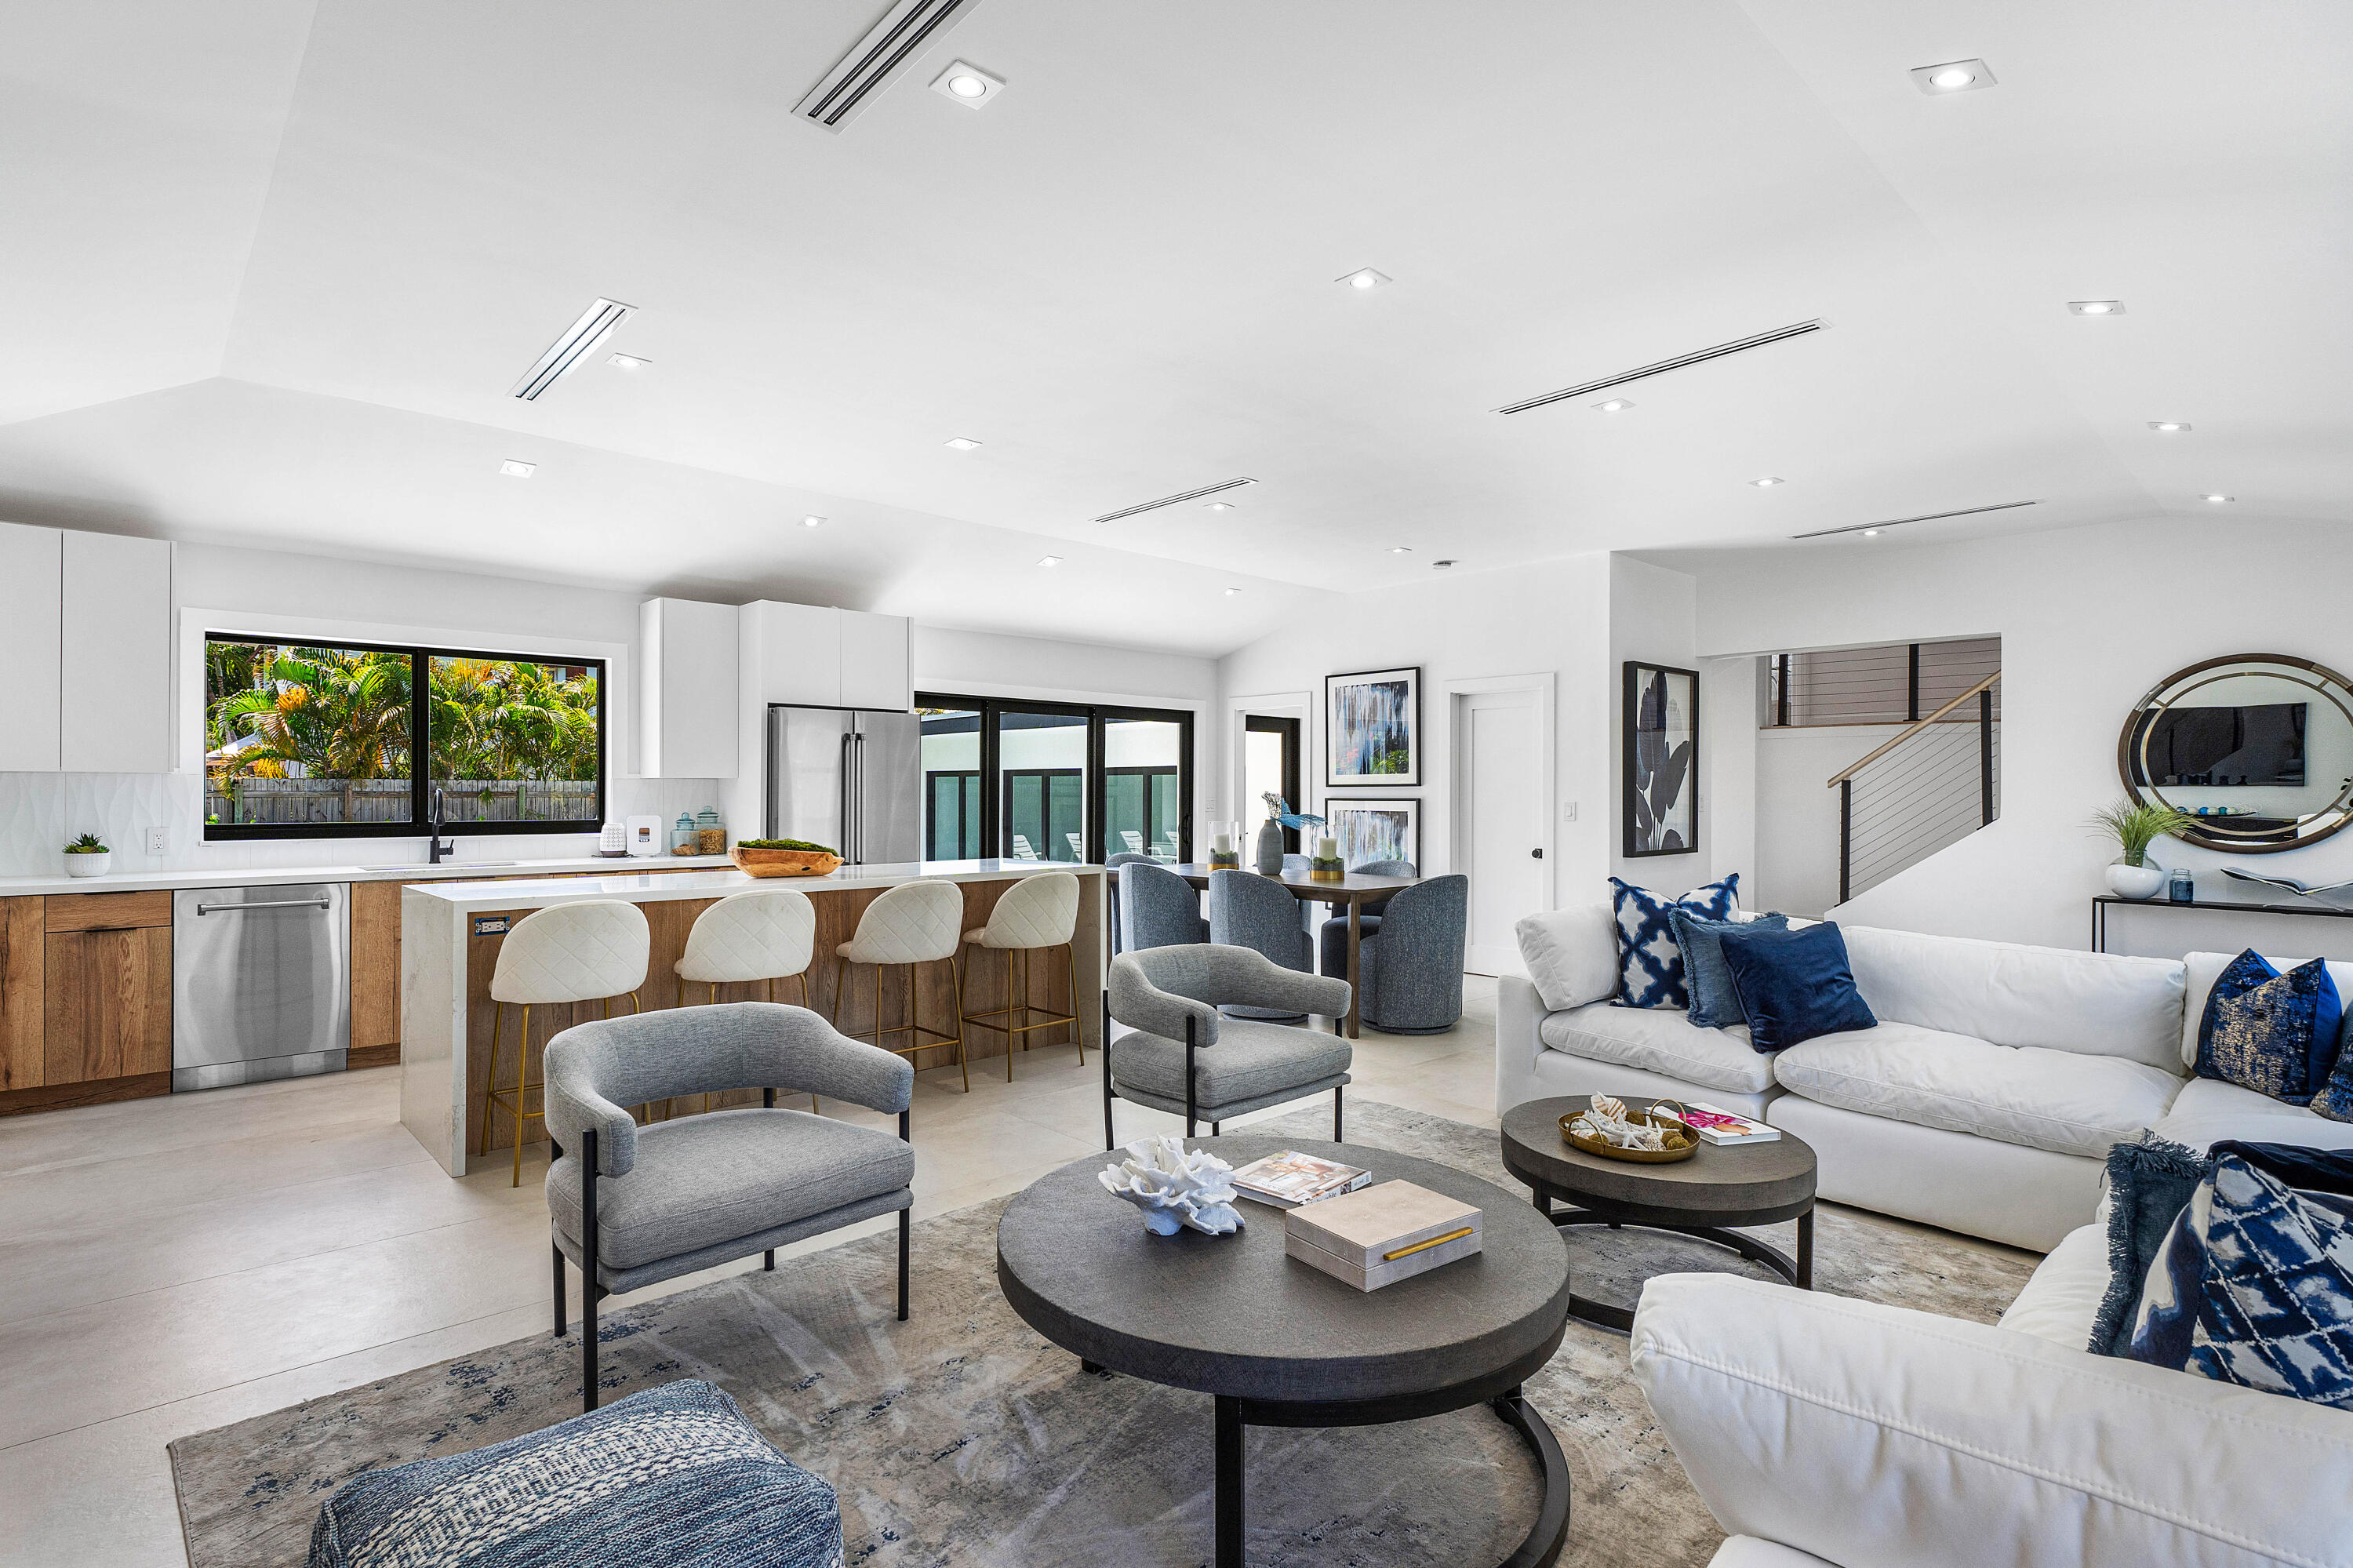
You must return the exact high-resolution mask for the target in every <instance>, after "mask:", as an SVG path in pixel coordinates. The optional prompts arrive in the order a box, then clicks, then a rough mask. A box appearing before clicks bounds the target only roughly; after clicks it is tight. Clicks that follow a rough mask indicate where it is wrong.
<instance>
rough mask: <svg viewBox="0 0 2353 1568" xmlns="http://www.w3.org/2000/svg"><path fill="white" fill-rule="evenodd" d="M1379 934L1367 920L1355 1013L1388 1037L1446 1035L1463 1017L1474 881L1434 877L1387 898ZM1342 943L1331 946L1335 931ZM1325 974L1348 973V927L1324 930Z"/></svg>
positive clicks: (1329, 926)
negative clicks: (1464, 949)
mask: <svg viewBox="0 0 2353 1568" xmlns="http://www.w3.org/2000/svg"><path fill="white" fill-rule="evenodd" d="M1470 916H1471V879H1470V878H1469V877H1467V876H1433V877H1430V878H1428V879H1427V880H1425V881H1421V882H1417V883H1415V884H1414V885H1412V886H1411V887H1402V888H1399V889H1398V891H1397V892H1395V893H1393V894H1391V895H1389V896H1388V913H1387V914H1385V915H1383V916H1381V919H1380V924H1379V928H1378V929H1377V930H1376V929H1374V928H1372V927H1373V922H1372V921H1371V920H1366V922H1365V925H1366V931H1365V932H1364V935H1363V938H1362V940H1361V942H1360V944H1359V947H1358V951H1357V956H1356V1002H1357V1007H1356V1012H1357V1016H1358V1017H1360V1018H1361V1019H1363V1020H1364V1023H1365V1026H1366V1028H1367V1029H1377V1030H1379V1031H1380V1032H1381V1033H1384V1034H1443V1033H1446V1031H1448V1030H1450V1029H1451V1028H1453V1027H1454V1025H1455V1024H1456V1023H1458V1022H1461V1018H1462V946H1463V941H1464V935H1465V930H1466V927H1468V925H1469V922H1470ZM1335 924H1337V925H1338V926H1339V927H1340V928H1341V929H1340V940H1339V943H1338V945H1337V947H1336V948H1335V945H1334V943H1333V941H1332V927H1333V926H1334V925H1335ZM1347 972H1348V932H1347V922H1346V921H1345V920H1343V921H1337V922H1334V921H1326V922H1325V923H1324V973H1325V974H1326V975H1331V976H1335V977H1345V975H1346V974H1347Z"/></svg>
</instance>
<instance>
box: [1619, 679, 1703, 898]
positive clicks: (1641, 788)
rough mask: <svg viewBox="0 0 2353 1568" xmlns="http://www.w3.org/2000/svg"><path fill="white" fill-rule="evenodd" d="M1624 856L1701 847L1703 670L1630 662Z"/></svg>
mask: <svg viewBox="0 0 2353 1568" xmlns="http://www.w3.org/2000/svg"><path fill="white" fill-rule="evenodd" d="M1623 745H1624V749H1625V759H1626V768H1625V810H1624V817H1625V853H1627V854H1630V855H1648V854H1691V853H1694V852H1696V851H1697V850H1698V848H1699V673H1698V672H1697V671H1694V670H1675V669H1670V668H1667V667H1666V666H1663V665H1659V664H1638V663H1635V662H1631V661H1629V662H1628V663H1627V665H1626V709H1625V734H1624V740H1623Z"/></svg>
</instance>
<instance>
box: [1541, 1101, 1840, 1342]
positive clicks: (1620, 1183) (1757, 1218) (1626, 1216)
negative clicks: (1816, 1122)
mask: <svg viewBox="0 0 2353 1568" xmlns="http://www.w3.org/2000/svg"><path fill="white" fill-rule="evenodd" d="M1587 1102H1588V1097H1587V1096H1584V1095H1569V1096H1565V1097H1560V1098H1557V1099H1548V1100H1530V1101H1528V1102H1527V1103H1526V1104H1525V1105H1518V1106H1514V1107H1512V1109H1511V1110H1510V1111H1509V1112H1508V1113H1506V1114H1505V1116H1504V1131H1503V1140H1504V1150H1503V1152H1504V1170H1506V1171H1510V1172H1511V1173H1512V1174H1513V1175H1514V1176H1516V1177H1518V1178H1519V1179H1520V1180H1521V1181H1525V1182H1526V1183H1527V1184H1528V1186H1529V1187H1530V1188H1532V1189H1533V1190H1534V1191H1535V1206H1536V1212H1537V1213H1541V1214H1543V1215H1544V1216H1545V1217H1546V1218H1547V1219H1549V1220H1550V1221H1552V1223H1553V1224H1556V1225H1558V1226H1560V1227H1561V1228H1563V1229H1567V1228H1568V1227H1570V1226H1572V1225H1609V1226H1610V1227H1611V1228H1612V1229H1617V1228H1620V1227H1622V1226H1627V1225H1631V1226H1634V1227H1636V1228H1638V1229H1642V1230H1654V1231H1672V1232H1674V1233H1675V1234H1679V1235H1687V1236H1694V1237H1696V1238H1698V1239H1699V1240H1701V1241H1704V1242H1712V1243H1714V1244H1715V1245H1717V1246H1720V1247H1725V1248H1728V1249H1730V1250H1731V1251H1733V1252H1736V1253H1738V1254H1739V1255H1741V1256H1743V1257H1745V1258H1747V1259H1749V1260H1750V1261H1752V1262H1755V1263H1761V1264H1763V1265H1764V1266H1766V1267H1767V1268H1769V1269H1771V1270H1773V1271H1774V1272H1775V1273H1776V1274H1778V1275H1779V1276H1780V1277H1782V1278H1784V1279H1786V1280H1788V1282H1789V1283H1790V1284H1792V1285H1795V1286H1797V1287H1799V1289H1801V1290H1811V1289H1812V1288H1813V1287H1814V1150H1813V1148H1812V1146H1811V1145H1810V1144H1808V1143H1807V1142H1806V1140H1805V1139H1801V1138H1799V1137H1798V1136H1797V1135H1796V1134H1794V1133H1790V1132H1784V1133H1782V1134H1781V1136H1780V1137H1779V1138H1778V1139H1774V1140H1773V1141H1772V1142H1770V1143H1736V1144H1713V1143H1709V1144H1702V1145H1701V1146H1700V1150H1699V1152H1698V1153H1697V1154H1694V1155H1693V1156H1692V1157H1691V1158H1690V1159H1689V1160H1675V1161H1673V1162H1672V1163H1669V1164H1661V1165H1652V1164H1643V1163H1638V1162H1636V1161H1632V1160H1609V1159H1604V1158H1603V1157H1602V1156H1600V1155H1598V1154H1588V1153H1586V1152H1585V1151H1584V1150H1581V1149H1577V1148H1576V1147H1574V1146H1573V1145H1571V1144H1570V1143H1569V1141H1568V1140H1567V1139H1565V1138H1563V1137H1561V1135H1560V1118H1562V1117H1565V1116H1567V1115H1569V1114H1571V1113H1572V1112H1576V1111H1581V1110H1583V1109H1585V1108H1586V1105H1587ZM1654 1103H1656V1102H1654V1101H1651V1100H1648V1099H1628V1100H1627V1101H1626V1104H1627V1105H1628V1106H1629V1107H1630V1108H1632V1109H1635V1110H1647V1109H1649V1108H1650V1107H1651V1105H1653V1104H1654ZM1555 1199H1559V1200H1560V1201H1562V1202H1568V1203H1574V1204H1575V1205H1577V1206H1576V1207H1575V1208H1573V1209H1569V1210H1567V1211H1563V1212H1556V1211H1555V1210H1554V1208H1553V1206H1552V1205H1553V1201H1554V1200H1555ZM1788 1220H1795V1221H1797V1222H1798V1255H1797V1256H1796V1257H1795V1258H1791V1257H1790V1256H1789V1255H1788V1254H1787V1253H1784V1252H1782V1251H1781V1250H1779V1249H1778V1247H1771V1246H1767V1245H1765V1244H1764V1243H1763V1242H1760V1241H1758V1240H1757V1238H1756V1237H1754V1236H1746V1235H1742V1234H1740V1233H1739V1232H1737V1231H1736V1230H1732V1229H1730V1228H1728V1227H1731V1226H1734V1225H1772V1224H1781V1223H1782V1222H1784V1221H1788ZM1568 1309H1569V1311H1570V1312H1572V1313H1574V1314H1575V1315H1576V1316H1577V1317H1578V1318H1581V1319H1584V1320H1585V1321H1587V1322H1588V1323H1592V1324H1596V1325H1598V1326H1599V1327H1601V1328H1604V1329H1615V1330H1618V1331H1619V1332H1620V1333H1625V1332H1627V1331H1629V1330H1631V1329H1632V1328H1633V1327H1634V1314H1633V1313H1631V1312H1630V1311H1628V1310H1627V1309H1626V1308H1623V1307H1613V1306H1611V1305H1609V1303H1608V1302H1606V1301H1595V1300H1591V1299H1589V1298H1586V1297H1583V1296H1576V1295H1572V1296H1571V1297H1570V1298H1569V1307H1568Z"/></svg>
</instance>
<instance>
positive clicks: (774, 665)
mask: <svg viewBox="0 0 2353 1568" xmlns="http://www.w3.org/2000/svg"><path fill="white" fill-rule="evenodd" d="M743 613H744V635H745V636H747V637H750V638H753V639H754V640H755V641H754V643H753V644H752V646H753V647H755V648H756V650H757V654H756V659H755V660H754V661H751V662H753V664H754V668H756V669H757V670H758V671H759V673H760V681H759V688H760V689H759V691H758V693H757V694H756V695H757V700H758V702H759V703H760V704H761V705H766V704H769V703H800V704H806V705H808V706H811V707H821V708H872V709H880V710H887V711H890V712H893V713H904V712H905V711H906V710H907V709H908V708H909V707H911V706H913V703H914V692H913V688H912V687H911V685H910V683H909V675H908V669H909V665H908V637H909V631H908V627H909V622H908V620H907V618H906V617H905V616H902V615H869V614H867V613H865V612H864V611H862V610H855V609H828V608H824V607H820V606H818V605H808V604H786V603H782V602H780V601H778V600H776V599H762V600H760V601H758V602H757V603H754V604H747V605H745V606H744V611H743ZM747 652H748V650H747Z"/></svg>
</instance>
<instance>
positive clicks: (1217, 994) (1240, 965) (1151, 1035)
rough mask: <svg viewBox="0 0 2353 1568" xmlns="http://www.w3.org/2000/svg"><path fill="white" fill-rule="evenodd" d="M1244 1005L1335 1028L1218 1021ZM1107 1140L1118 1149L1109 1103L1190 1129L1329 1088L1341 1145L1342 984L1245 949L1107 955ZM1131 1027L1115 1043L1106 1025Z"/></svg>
mask: <svg viewBox="0 0 2353 1568" xmlns="http://www.w3.org/2000/svg"><path fill="white" fill-rule="evenodd" d="M1232 1002H1240V1003H1244V1004H1247V1005H1249V1006H1251V1007H1258V1008H1271V1009H1273V1010H1275V1011H1276V1012H1279V1013H1282V1014H1284V1015H1286V1016H1290V1017H1294V1018H1295V1017H1303V1016H1304V1015H1305V1014H1306V1013H1309V1012H1320V1013H1324V1014H1326V1015H1328V1016H1329V1017H1330V1018H1331V1019H1332V1020H1333V1023H1332V1033H1329V1034H1325V1033H1323V1032H1322V1031H1320V1030H1314V1029H1293V1028H1291V1027H1288V1026H1287V1025H1284V1024H1280V1023H1266V1022H1260V1021H1259V1020H1257V1019H1254V1018H1243V1017H1233V1018H1228V1017H1223V1016H1221V1015H1220V1014H1219V1008H1220V1007H1221V1006H1224V1005H1226V1004H1228V1003H1232ZM1103 1010H1104V1028H1103V1039H1104V1043H1105V1044H1104V1050H1103V1147H1104V1148H1106V1149H1113V1148H1117V1147H1118V1141H1119V1140H1118V1138H1117V1136H1116V1135H1115V1134H1114V1133H1113V1129H1112V1115H1111V1107H1112V1101H1113V1099H1123V1100H1128V1101H1132V1102H1133V1103H1134V1104H1136V1105H1140V1106H1150V1107H1153V1108H1154V1109H1155V1110H1164V1111H1166V1112H1168V1113H1169V1114H1171V1115H1172V1116H1181V1117H1183V1118H1185V1136H1186V1137H1187V1138H1190V1137H1192V1136H1193V1128H1194V1124H1195V1123H1197V1122H1199V1121H1202V1120H1207V1121H1208V1124H1209V1130H1210V1132H1211V1133H1213V1134H1214V1133H1215V1132H1216V1131H1217V1130H1218V1124H1219V1122H1221V1121H1223V1120H1224V1119H1225V1118H1228V1117H1236V1116H1240V1115H1241V1114H1242V1113H1243V1112H1245V1111H1254V1110H1260V1109H1262V1108H1264V1107H1267V1106H1275V1105H1281V1104H1282V1103H1283V1102H1285V1101H1286V1100H1296V1099H1303V1098H1305V1097H1307V1096H1309V1095H1319V1094H1322V1093H1323V1092H1324V1090H1325V1089H1330V1090H1331V1091H1332V1140H1333V1141H1334V1142H1335V1143H1336V1142H1339V1141H1340V1134H1341V1130H1342V1121H1341V1103H1340V1099H1341V1096H1340V1091H1341V1086H1343V1085H1344V1084H1345V1083H1347V1082H1348V1065H1349V1063H1350V1062H1351V1061H1352V1060H1354V1053H1353V1052H1352V1050H1351V1049H1350V1047H1349V1044H1348V1042H1347V1040H1346V1038H1345V1036H1343V1035H1342V1034H1341V1033H1340V1023H1339V1019H1340V1016H1341V1015H1342V1014H1343V1013H1345V1012H1347V1011H1348V982H1347V981H1345V980H1328V979H1326V978H1324V976H1322V975H1311V974H1302V973H1300V972H1298V971H1296V970H1294V969H1285V968H1283V967H1282V965H1280V964H1277V963H1275V962H1274V961H1273V960H1272V959H1269V958H1267V957H1266V956H1265V955H1264V954H1262V953H1257V952H1253V951H1251V950H1250V948H1225V947H1218V946H1215V945H1198V944H1197V945H1193V946H1188V947H1181V948H1145V950H1143V951H1141V952H1130V953H1122V954H1121V955H1120V956H1119V957H1117V958H1115V959H1113V960H1112V961H1111V980H1110V984H1109V987H1108V989H1107V990H1106V991H1104V994H1103ZM1113 1022H1118V1023H1124V1024H1126V1025H1127V1026H1128V1028H1129V1029H1130V1030H1132V1031H1134V1033H1127V1034H1123V1035H1121V1036H1120V1037H1119V1038H1118V1039H1117V1040H1113V1039H1112V1038H1111V1028H1110V1025H1111V1024H1112V1023H1113Z"/></svg>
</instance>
